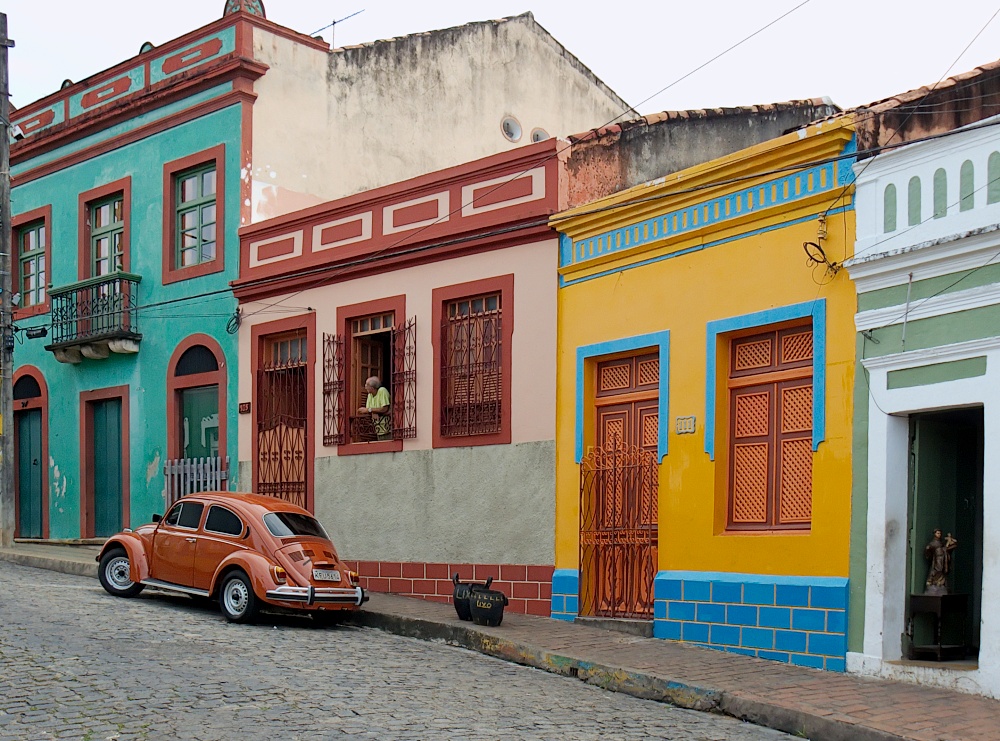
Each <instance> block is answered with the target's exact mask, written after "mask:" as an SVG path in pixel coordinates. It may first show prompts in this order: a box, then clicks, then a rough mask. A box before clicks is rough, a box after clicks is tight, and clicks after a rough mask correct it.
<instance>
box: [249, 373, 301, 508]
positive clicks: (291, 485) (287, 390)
mask: <svg viewBox="0 0 1000 741" xmlns="http://www.w3.org/2000/svg"><path fill="white" fill-rule="evenodd" d="M256 407H257V482H256V484H257V492H258V493H259V494H266V495H268V496H272V497H278V498H279V499H284V500H286V501H288V502H291V503H292V504H297V505H298V506H299V507H305V506H306V435H307V434H308V432H307V429H306V421H307V415H306V366H305V363H303V362H301V361H300V360H292V361H289V362H285V363H273V362H270V363H266V364H264V365H263V366H262V367H261V368H260V369H259V370H258V371H257V400H256Z"/></svg>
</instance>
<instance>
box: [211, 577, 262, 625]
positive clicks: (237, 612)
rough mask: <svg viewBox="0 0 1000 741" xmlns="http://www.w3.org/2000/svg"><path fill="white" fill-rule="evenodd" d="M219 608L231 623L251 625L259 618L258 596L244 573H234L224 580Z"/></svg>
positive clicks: (220, 591)
mask: <svg viewBox="0 0 1000 741" xmlns="http://www.w3.org/2000/svg"><path fill="white" fill-rule="evenodd" d="M219 607H220V608H222V614H223V615H225V617H226V620H228V621H229V622H231V623H250V622H253V620H254V618H255V617H257V595H255V594H254V593H253V587H252V586H251V584H250V578H249V577H248V576H247V575H246V574H244V573H243V572H242V571H232V572H230V573H229V574H226V576H225V578H224V579H223V580H222V588H221V589H220V590H219Z"/></svg>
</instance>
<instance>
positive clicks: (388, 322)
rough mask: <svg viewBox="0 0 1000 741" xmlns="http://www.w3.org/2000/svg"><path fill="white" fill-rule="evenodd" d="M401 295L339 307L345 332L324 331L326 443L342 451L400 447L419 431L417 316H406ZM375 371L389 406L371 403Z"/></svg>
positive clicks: (339, 452) (324, 440)
mask: <svg viewBox="0 0 1000 741" xmlns="http://www.w3.org/2000/svg"><path fill="white" fill-rule="evenodd" d="M403 298H404V297H402V296H395V297H390V298H385V299H377V300H374V301H368V302H365V303H363V304H354V305H351V306H342V307H339V308H338V310H337V317H338V319H337V321H338V324H339V325H340V327H341V329H342V332H341V333H340V334H335V335H334V334H324V335H323V444H324V445H337V446H340V449H339V451H338V454H340V455H353V454H357V453H369V452H370V453H378V452H392V451H399V450H402V442H401V441H403V440H408V439H412V438H415V437H416V436H417V411H416V396H417V394H416V388H417V371H416V318H415V317H410V318H409V319H407V318H406V317H405V303H404V300H403ZM372 376H375V377H377V378H378V379H379V382H380V385H381V387H382V388H383V389H385V392H387V393H388V397H389V399H388V406H389V409H388V410H385V411H381V412H372V411H369V410H368V408H367V401H368V392H367V390H366V389H365V382H366V381H367V380H368V379H369V378H371V377H372ZM383 396H384V394H383ZM377 407H378V405H376V408H377Z"/></svg>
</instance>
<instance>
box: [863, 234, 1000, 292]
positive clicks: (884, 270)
mask: <svg viewBox="0 0 1000 741" xmlns="http://www.w3.org/2000/svg"><path fill="white" fill-rule="evenodd" d="M854 249H855V254H860V253H863V252H864V251H865V249H866V248H865V246H864V244H862V243H861V242H858V243H856V244H855V246H854ZM997 262H1000V224H991V225H990V226H985V227H982V228H979V229H976V230H973V231H967V232H962V233H961V234H952V235H950V236H947V237H941V238H940V239H934V240H930V241H928V242H920V243H918V244H914V245H910V246H907V247H902V248H899V249H894V250H889V251H886V252H882V253H878V254H871V255H865V256H863V257H852V258H851V259H850V260H848V261H847V262H845V263H844V265H845V266H846V267H847V272H848V273H849V274H850V276H851V280H853V281H854V285H855V286H856V287H857V291H858V293H868V292H870V291H877V290H880V289H882V288H892V287H894V286H898V285H902V284H904V283H906V282H907V280H909V276H910V273H913V280H914V281H919V280H926V279H928V278H939V277H941V276H942V275H949V274H951V273H958V272H961V271H962V270H972V269H973V268H981V267H985V266H986V265H992V264H995V263H997Z"/></svg>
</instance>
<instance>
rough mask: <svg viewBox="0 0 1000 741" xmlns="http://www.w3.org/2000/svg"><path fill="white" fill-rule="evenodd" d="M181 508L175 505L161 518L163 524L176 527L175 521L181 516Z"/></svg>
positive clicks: (179, 505) (180, 505)
mask: <svg viewBox="0 0 1000 741" xmlns="http://www.w3.org/2000/svg"><path fill="white" fill-rule="evenodd" d="M183 506H184V505H182V504H175V505H174V508H173V509H172V510H170V511H169V512H168V513H167V516H166V517H164V518H163V522H164V523H165V524H167V525H174V526H176V525H177V520H179V519H180V516H181V507H183Z"/></svg>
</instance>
